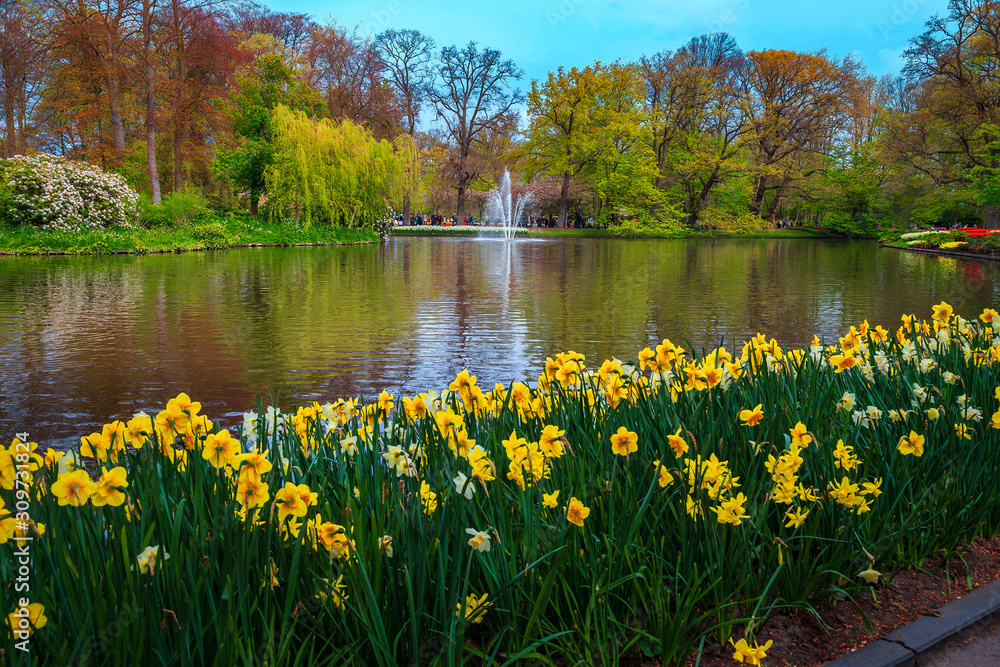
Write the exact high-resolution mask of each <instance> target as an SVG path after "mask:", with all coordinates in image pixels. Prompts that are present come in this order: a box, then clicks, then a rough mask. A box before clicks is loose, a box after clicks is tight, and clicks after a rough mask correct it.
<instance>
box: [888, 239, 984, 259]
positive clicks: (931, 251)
mask: <svg viewBox="0 0 1000 667" xmlns="http://www.w3.org/2000/svg"><path fill="white" fill-rule="evenodd" d="M879 246H881V247H883V248H892V249H893V250H905V251H907V252H920V253H924V254H928V255H944V256H946V257H961V258H963V259H989V260H992V261H1000V255H988V254H986V253H977V252H960V251H956V250H941V249H939V248H909V247H906V246H899V245H893V243H886V242H885V241H879Z"/></svg>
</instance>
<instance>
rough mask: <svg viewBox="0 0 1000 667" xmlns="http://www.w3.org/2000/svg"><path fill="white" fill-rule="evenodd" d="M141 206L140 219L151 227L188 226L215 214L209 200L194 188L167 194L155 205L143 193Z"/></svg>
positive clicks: (146, 225) (144, 224)
mask: <svg viewBox="0 0 1000 667" xmlns="http://www.w3.org/2000/svg"><path fill="white" fill-rule="evenodd" d="M141 206H142V211H141V212H140V215H139V220H140V222H141V223H142V225H143V227H150V228H161V227H186V226H188V225H190V224H193V223H196V222H201V221H203V220H206V219H208V218H211V217H212V215H213V213H212V209H211V208H210V207H209V203H208V201H207V200H206V199H205V198H204V197H203V196H202V194H201V193H200V192H198V191H197V190H193V189H186V190H181V191H179V192H174V193H173V194H170V195H167V196H166V197H164V198H163V201H162V203H160V204H159V205H154V204H153V203H152V202H151V201H150V200H149V198H148V197H147V196H146V195H143V196H142V201H141Z"/></svg>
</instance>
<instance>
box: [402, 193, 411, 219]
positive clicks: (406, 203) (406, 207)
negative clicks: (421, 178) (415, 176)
mask: <svg viewBox="0 0 1000 667" xmlns="http://www.w3.org/2000/svg"><path fill="white" fill-rule="evenodd" d="M403 224H404V225H408V224H410V195H409V194H405V195H403Z"/></svg>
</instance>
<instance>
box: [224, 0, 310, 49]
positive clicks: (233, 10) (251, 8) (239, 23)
mask: <svg viewBox="0 0 1000 667" xmlns="http://www.w3.org/2000/svg"><path fill="white" fill-rule="evenodd" d="M225 24H226V27H227V28H228V29H229V30H231V31H232V32H235V33H237V34H238V35H239V37H240V39H242V40H246V39H248V38H249V37H251V36H253V35H258V34H260V35H271V36H272V37H274V38H275V39H276V40H278V41H279V42H281V45H282V46H283V47H284V49H285V52H286V53H288V54H290V55H291V57H292V58H293V59H294V58H297V57H299V56H301V55H302V54H303V53H305V51H306V48H307V47H308V46H309V38H310V35H312V32H313V30H315V29H316V28H317V27H318V26H317V24H316V22H315V21H313V19H312V17H311V16H309V15H308V14H301V13H295V12H276V11H273V10H271V9H268V8H267V7H265V6H264V5H261V4H258V3H256V2H253V1H252V0H246V1H244V2H236V3H234V4H232V5H230V6H229V13H228V15H227V17H226V20H225Z"/></svg>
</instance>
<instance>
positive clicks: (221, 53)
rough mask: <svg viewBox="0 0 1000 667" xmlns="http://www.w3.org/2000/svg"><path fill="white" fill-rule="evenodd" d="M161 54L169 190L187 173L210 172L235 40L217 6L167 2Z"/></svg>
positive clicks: (184, 180)
mask: <svg viewBox="0 0 1000 667" xmlns="http://www.w3.org/2000/svg"><path fill="white" fill-rule="evenodd" d="M166 2H167V4H166V6H165V7H164V9H163V11H162V13H161V21H162V22H163V24H164V26H165V31H166V32H165V39H164V46H163V49H162V53H161V61H162V63H163V64H162V69H163V70H164V78H163V81H162V87H163V89H164V97H165V98H166V100H167V104H166V105H164V107H165V108H164V109H163V110H162V114H163V115H165V116H166V127H167V128H168V130H169V132H170V137H171V141H170V145H171V153H172V158H173V159H172V165H171V168H170V171H171V176H172V189H173V191H174V192H177V191H179V190H181V189H183V188H184V187H185V185H187V184H188V183H189V182H190V175H191V172H192V171H193V170H194V171H197V172H199V173H200V174H201V175H202V180H204V175H205V174H207V173H208V172H209V167H210V163H211V152H212V150H213V148H212V147H213V145H217V143H218V140H219V136H213V135H218V134H220V133H221V129H222V128H221V125H222V123H221V116H222V114H221V113H220V111H219V106H220V105H219V104H217V102H218V101H220V100H221V99H222V98H223V97H224V96H225V94H226V93H227V91H228V90H229V88H230V87H231V86H232V84H233V77H234V72H235V67H236V60H237V50H236V46H237V43H236V41H235V39H234V38H233V36H232V34H231V33H230V32H229V31H228V30H226V29H225V27H224V26H223V24H222V22H221V20H220V19H221V18H222V17H221V15H220V12H219V6H217V5H207V6H202V5H198V4H195V5H192V4H189V3H186V2H183V1H182V0H166Z"/></svg>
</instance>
